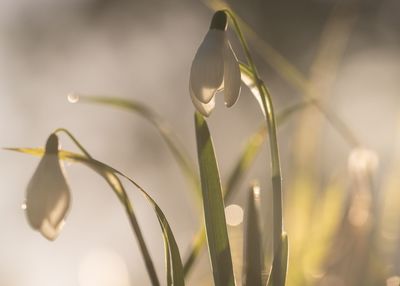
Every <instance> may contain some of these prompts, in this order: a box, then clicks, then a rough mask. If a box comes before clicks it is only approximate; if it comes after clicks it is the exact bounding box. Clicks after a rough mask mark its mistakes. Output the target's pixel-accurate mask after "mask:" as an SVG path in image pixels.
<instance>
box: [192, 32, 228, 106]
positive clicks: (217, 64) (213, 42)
mask: <svg viewBox="0 0 400 286" xmlns="http://www.w3.org/2000/svg"><path fill="white" fill-rule="evenodd" d="M224 46H225V32H224V31H220V30H215V29H212V30H209V31H208V33H207V35H206V36H205V38H204V40H203V42H202V43H201V45H200V47H199V49H198V50H197V53H196V55H195V57H194V59H193V62H192V67H191V70H190V84H191V86H192V89H193V93H194V95H195V96H196V98H197V99H198V100H199V101H201V102H203V103H208V102H209V101H210V100H211V99H212V98H213V97H214V94H215V92H216V91H217V89H218V88H220V87H221V85H222V82H223V78H224V56H223V50H224Z"/></svg>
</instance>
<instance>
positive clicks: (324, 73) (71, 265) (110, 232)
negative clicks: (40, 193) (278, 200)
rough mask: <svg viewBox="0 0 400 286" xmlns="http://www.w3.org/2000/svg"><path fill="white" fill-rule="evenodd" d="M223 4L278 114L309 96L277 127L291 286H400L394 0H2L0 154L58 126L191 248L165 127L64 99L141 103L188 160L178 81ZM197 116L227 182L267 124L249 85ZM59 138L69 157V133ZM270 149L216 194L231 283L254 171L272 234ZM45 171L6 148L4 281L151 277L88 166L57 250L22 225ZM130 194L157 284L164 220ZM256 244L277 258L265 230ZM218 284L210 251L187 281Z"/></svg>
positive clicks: (190, 135) (188, 124)
mask: <svg viewBox="0 0 400 286" xmlns="http://www.w3.org/2000/svg"><path fill="white" fill-rule="evenodd" d="M221 7H230V8H232V9H233V10H234V11H235V12H236V13H237V15H238V16H239V17H240V19H241V20H242V21H243V22H242V24H243V27H244V33H245V37H246V38H247V40H248V41H249V44H250V48H251V51H252V52H253V55H254V57H255V60H256V65H257V66H258V68H259V70H260V72H261V75H262V77H263V79H264V81H265V82H266V84H267V85H268V86H269V89H270V91H271V93H272V95H273V101H274V104H275V109H276V110H277V112H278V113H279V111H281V110H284V109H285V108H287V107H291V106H294V105H295V104H298V103H302V102H305V101H307V100H308V102H310V101H309V99H310V98H315V101H313V102H314V103H309V104H308V105H307V106H306V107H305V108H302V109H301V110H299V111H297V112H295V113H293V114H292V115H291V116H290V118H288V120H286V121H285V123H284V124H282V125H281V127H280V128H279V131H278V136H279V143H280V152H281V157H282V173H283V186H284V191H285V197H284V206H285V213H284V214H285V226H286V230H287V232H288V234H289V242H290V264H289V275H288V285H336V286H347V285H389V286H395V285H399V284H400V280H399V278H398V276H399V275H400V247H399V246H400V228H399V226H400V223H399V222H400V220H399V214H400V209H399V207H398V205H397V202H399V201H400V195H399V191H400V190H399V186H400V179H399V176H398V174H399V168H400V163H399V158H400V137H399V135H400V116H399V106H400V102H399V100H400V98H399V95H400V94H399V92H400V2H399V1H396V0H359V1H356V0H353V1H336V0H301V1H261V0H259V1H256V0H251V1H229V2H228V3H225V2H221V1H217V0H216V1H209V0H204V1H183V0H171V1H161V0H148V1H133V0H132V1H129V0H114V1H111V0H73V1H72V0H70V1H49V0H36V1H27V0H21V1H11V0H3V1H1V3H0V134H1V136H0V146H2V147H38V146H43V144H44V143H45V141H46V139H47V136H48V135H49V134H50V133H51V132H52V131H53V130H54V129H55V128H58V127H65V128H67V129H69V130H70V131H71V132H72V133H73V134H74V135H75V136H76V137H77V138H78V139H79V140H80V141H81V143H82V144H83V145H84V146H85V147H86V148H87V149H88V150H89V151H90V152H91V153H92V155H93V156H94V157H95V158H97V159H99V160H101V161H104V162H107V163H109V164H110V165H111V166H113V167H115V168H117V169H119V170H121V171H124V172H125V173H127V174H129V175H130V176H131V177H132V178H134V179H135V180H136V181H137V182H138V183H139V184H141V185H142V186H143V187H144V188H145V189H146V190H147V191H148V192H149V193H150V194H151V195H152V196H153V197H154V198H155V199H156V201H157V202H158V203H159V205H160V206H161V208H162V209H163V211H164V212H165V214H166V216H167V218H168V220H169V221H170V223H171V226H172V228H173V231H174V233H175V235H176V238H177V241H178V244H179V247H180V251H181V253H182V255H183V256H185V254H187V252H188V250H189V247H190V244H191V241H192V238H193V235H194V234H195V232H196V230H197V229H198V227H199V225H200V223H201V218H200V217H199V215H198V212H197V209H196V206H195V201H194V199H193V196H192V193H191V192H190V190H189V188H190V186H189V185H188V184H187V182H186V181H185V178H184V177H183V175H182V174H181V172H180V170H179V167H178V166H177V164H176V162H175V161H174V159H173V157H172V155H171V153H170V152H169V150H168V149H167V147H166V146H165V144H164V142H163V141H162V140H161V138H160V136H159V134H158V133H157V132H156V130H155V129H154V128H153V126H151V125H150V124H149V123H148V122H146V121H145V120H143V118H141V117H139V116H137V115H135V114H132V113H128V112H126V111H121V110H119V109H115V108H110V107H107V106H102V105H93V104H85V103H78V104H70V103H68V101H67V99H66V96H67V94H69V93H70V92H80V93H83V94H88V95H109V96H118V97H123V98H127V99H132V100H136V101H139V102H142V103H144V104H146V105H148V106H150V107H151V108H152V109H154V110H155V111H156V112H157V113H158V114H160V116H162V117H163V118H164V119H165V120H167V121H168V122H169V123H170V125H171V127H172V129H173V131H174V132H175V133H176V134H177V135H178V136H179V138H180V139H181V141H182V142H183V144H184V145H185V147H186V148H187V149H188V151H189V153H190V154H191V155H192V158H193V160H194V159H196V153H195V137H194V128H193V111H194V109H193V106H192V103H191V101H190V98H189V95H188V80H189V71H190V65H191V62H192V59H193V57H194V54H195V52H196V50H197V47H198V46H199V44H200V43H201V41H202V40H203V37H204V35H205V34H206V32H207V30H208V27H209V22H210V19H211V17H212V14H213V11H214V9H218V8H221ZM230 36H232V37H231V42H232V45H233V47H234V49H235V51H236V53H237V55H238V58H239V59H240V60H243V61H244V60H245V58H244V57H243V53H242V51H241V50H240V46H239V44H238V41H237V39H235V38H234V35H233V33H231V34H230ZM208 122H209V125H210V128H211V132H212V134H213V137H214V142H215V148H216V153H217V155H218V160H219V167H220V171H221V177H222V181H223V182H226V179H227V178H228V176H229V173H230V171H231V169H232V167H233V165H234V163H235V162H236V160H237V158H238V156H239V154H240V151H241V150H242V148H243V146H244V144H245V142H246V139H247V138H248V137H249V136H250V135H251V134H253V133H254V132H256V130H257V129H258V127H259V126H260V124H261V123H262V122H263V119H262V114H261V112H260V111H259V108H258V106H257V103H256V101H255V100H253V98H252V96H251V94H250V93H249V91H248V90H247V88H246V87H244V86H243V87H242V94H241V97H240V99H239V101H238V103H237V104H236V105H235V106H234V107H232V108H231V109H229V110H228V109H226V108H225V107H224V104H223V98H222V96H217V106H216V109H215V111H214V112H213V114H212V115H211V117H210V118H209V119H208ZM61 142H62V146H63V148H65V149H69V150H75V149H74V147H73V145H72V144H70V142H69V141H68V139H67V138H66V137H63V138H62V139H61ZM264 145H265V144H264ZM267 151H268V150H267V148H265V146H263V149H262V150H261V152H260V154H259V156H258V159H257V160H256V161H255V163H254V166H252V167H251V169H250V172H249V173H248V174H247V175H246V176H245V179H244V180H243V182H242V183H241V184H240V187H239V188H238V189H237V190H235V194H234V196H233V197H232V198H231V199H230V201H229V202H227V205H231V204H235V205H237V206H239V207H240V208H238V207H230V208H229V209H230V211H228V217H230V215H231V214H232V213H233V214H234V215H238V218H236V219H237V220H236V221H233V222H231V224H232V225H231V226H229V234H230V236H231V244H232V249H233V253H234V259H235V261H234V263H235V265H234V266H235V271H236V275H237V278H238V281H240V277H241V273H240V272H241V268H242V265H241V257H242V243H243V235H242V232H243V223H241V221H242V215H241V212H240V210H241V209H242V208H245V206H246V198H247V194H246V191H247V189H248V186H249V182H250V181H251V180H254V179H258V180H259V181H260V183H261V189H262V192H261V193H262V198H261V199H262V203H263V212H264V213H265V215H264V218H265V219H264V224H265V229H266V233H267V234H268V233H269V231H268V230H269V227H270V221H269V219H270V211H271V199H270V198H271V194H270V192H271V190H270V181H269V180H268V176H267V174H268V173H266V171H265V167H266V166H269V163H268V164H266V160H269V152H267ZM38 161H39V160H38V158H34V157H30V156H27V155H21V154H17V153H11V152H7V151H2V152H0V169H1V173H0V181H1V190H2V191H1V192H0V226H1V228H2V231H1V235H0V285H7V286H28V285H29V286H39V285H40V286H50V285H58V286H64V285H65V286H70V285H80V286H92V285H96V286H106V285H114V286H115V285H118V286H125V285H149V283H150V282H149V280H148V277H147V274H146V270H145V267H144V263H143V260H142V257H141V255H140V252H139V249H138V247H137V244H136V240H135V237H134V236H133V234H132V231H131V229H130V226H129V222H128V219H127V218H126V216H125V213H124V211H123V209H122V208H121V206H120V205H119V202H118V200H117V199H116V197H115V196H114V194H113V193H112V192H111V191H110V190H109V188H108V186H107V185H106V183H105V182H104V181H103V180H102V179H101V178H100V177H98V176H97V175H95V174H94V173H93V172H91V171H90V170H88V169H87V168H85V167H82V166H80V165H67V173H68V181H69V183H70V186H71V189H72V195H73V203H72V208H71V210H70V213H69V216H68V218H67V223H66V225H65V227H64V229H63V231H62V233H61V234H60V236H59V237H58V239H57V240H56V241H55V242H51V243H50V242H48V241H46V240H45V239H44V238H43V237H42V236H41V235H40V234H39V233H37V232H34V231H32V230H31V229H30V227H29V226H28V224H27V222H26V218H25V215H24V212H23V210H22V209H21V204H22V203H23V201H24V196H25V189H26V186H27V183H28V182H29V179H30V177H31V175H32V174H33V172H34V170H35V168H36V166H37V163H38ZM194 162H196V161H194ZM126 186H127V188H128V189H129V192H130V195H131V198H132V201H133V203H134V207H135V211H136V214H137V216H138V219H139V222H140V225H141V226H142V230H143V232H144V236H145V238H146V240H147V242H148V245H149V247H150V252H151V255H152V257H153V259H154V261H155V264H156V268H157V271H158V274H159V277H160V278H161V280H162V281H163V280H164V279H163V277H164V270H163V269H164V257H163V255H164V254H163V244H162V237H161V233H160V230H159V226H158V222H157V220H156V218H155V216H154V214H153V211H152V210H151V209H150V208H149V206H148V205H147V203H146V201H145V200H144V199H143V198H142V197H141V196H140V195H138V194H137V192H136V191H135V190H134V189H133V188H131V187H128V185H126ZM232 210H233V211H232ZM238 210H239V211H238ZM264 241H265V244H266V245H267V249H270V243H271V237H270V236H269V235H266V237H264ZM266 255H267V257H268V253H267V254H266ZM211 281H212V275H211V271H210V267H209V265H208V257H207V253H206V252H205V251H203V254H202V256H201V258H200V260H199V261H198V262H197V263H196V265H195V266H194V269H193V271H192V272H191V274H190V275H189V279H188V285H211Z"/></svg>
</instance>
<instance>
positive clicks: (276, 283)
mask: <svg viewBox="0 0 400 286" xmlns="http://www.w3.org/2000/svg"><path fill="white" fill-rule="evenodd" d="M279 254H280V256H279V257H274V258H273V262H272V267H271V272H270V273H271V275H270V277H269V278H268V283H267V286H284V285H285V283H286V273H287V267H288V257H289V243H288V236H287V234H286V232H283V233H282V236H281V242H280V245H279ZM277 263H280V265H279V266H278V265H277ZM274 269H279V270H280V271H279V272H276V271H274ZM275 275H277V277H275Z"/></svg>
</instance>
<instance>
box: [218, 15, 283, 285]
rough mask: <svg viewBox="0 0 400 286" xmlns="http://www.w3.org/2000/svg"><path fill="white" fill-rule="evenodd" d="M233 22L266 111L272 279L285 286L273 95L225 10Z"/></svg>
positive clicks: (236, 23) (279, 180)
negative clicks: (270, 181)
mask: <svg viewBox="0 0 400 286" xmlns="http://www.w3.org/2000/svg"><path fill="white" fill-rule="evenodd" d="M224 11H225V12H226V13H227V15H229V17H230V19H231V20H232V22H233V25H234V28H235V32H236V34H237V36H238V38H239V41H240V43H241V45H242V47H243V50H244V53H245V56H246V59H247V62H248V64H249V66H250V69H251V72H252V75H253V78H254V81H255V83H256V85H257V89H258V91H259V93H260V96H261V101H262V108H263V109H264V111H265V120H266V124H267V127H268V133H269V139H270V140H269V141H270V144H269V147H270V153H271V162H272V190H273V192H272V194H273V249H274V262H273V266H276V267H272V273H271V277H273V279H274V281H273V282H274V286H275V285H277V286H281V285H284V277H283V275H281V273H282V271H281V268H282V267H281V266H282V265H281V264H282V263H281V254H280V249H281V243H282V232H283V216H282V178H281V167H280V160H279V149H278V139H277V135H276V122H275V114H274V109H273V104H272V99H271V95H270V93H269V91H268V89H267V88H266V87H265V85H264V83H263V82H262V80H261V79H260V77H259V74H258V72H257V68H256V66H255V64H254V60H253V58H252V56H251V54H250V49H249V47H248V45H247V42H246V40H245V38H244V36H243V33H242V31H241V29H240V26H239V24H238V22H237V21H236V19H235V17H234V15H233V14H232V13H231V12H230V11H229V10H224Z"/></svg>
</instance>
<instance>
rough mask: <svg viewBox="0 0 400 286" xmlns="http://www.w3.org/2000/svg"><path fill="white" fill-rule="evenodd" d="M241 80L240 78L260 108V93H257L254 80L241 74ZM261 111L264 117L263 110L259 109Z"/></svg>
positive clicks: (261, 103)
mask: <svg viewBox="0 0 400 286" xmlns="http://www.w3.org/2000/svg"><path fill="white" fill-rule="evenodd" d="M241 78H242V81H243V83H244V84H245V85H246V86H247V87H248V88H249V89H250V91H251V93H252V94H253V96H254V97H255V99H256V100H257V102H258V104H259V105H260V106H263V102H262V99H261V95H260V92H259V91H258V87H257V84H256V83H255V82H254V79H253V78H252V77H250V76H249V75H247V74H245V73H241ZM261 111H262V113H263V114H264V116H265V110H264V108H261Z"/></svg>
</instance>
